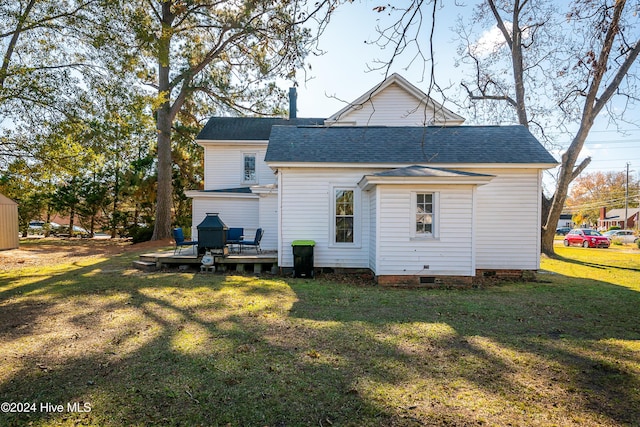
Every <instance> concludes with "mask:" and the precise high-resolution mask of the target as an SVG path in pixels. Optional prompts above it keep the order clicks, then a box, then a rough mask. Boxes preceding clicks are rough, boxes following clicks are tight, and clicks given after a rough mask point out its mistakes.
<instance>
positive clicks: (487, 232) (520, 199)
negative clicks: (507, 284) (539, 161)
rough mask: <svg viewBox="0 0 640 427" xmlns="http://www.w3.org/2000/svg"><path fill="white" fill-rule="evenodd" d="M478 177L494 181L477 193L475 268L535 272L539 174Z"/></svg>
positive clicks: (505, 172)
mask: <svg viewBox="0 0 640 427" xmlns="http://www.w3.org/2000/svg"><path fill="white" fill-rule="evenodd" d="M481 173H487V174H492V175H496V177H495V178H494V179H493V180H492V181H491V182H490V183H489V184H487V185H483V186H481V187H479V188H478V190H477V195H478V197H477V218H476V224H477V228H476V249H477V252H476V254H477V258H476V263H477V265H476V266H477V268H479V269H524V270H535V269H538V268H539V266H540V215H541V213H540V204H541V189H540V183H539V179H540V172H539V171H538V170H537V169H527V170H483V171H481Z"/></svg>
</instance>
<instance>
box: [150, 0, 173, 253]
mask: <svg viewBox="0 0 640 427" xmlns="http://www.w3.org/2000/svg"><path fill="white" fill-rule="evenodd" d="M171 6H172V2H171V1H166V2H165V3H163V5H162V34H161V36H160V39H159V40H158V96H159V97H160V98H161V100H162V104H161V105H160V108H159V109H158V112H157V119H156V129H157V131H158V190H157V199H156V222H155V226H154V229H153V236H152V238H151V239H152V240H162V239H167V238H169V237H171V204H172V203H171V198H172V194H173V186H172V185H171V123H172V121H173V117H172V114H171V85H170V81H169V71H170V51H171V37H172V32H173V29H172V23H173V19H174V15H173V14H172V12H171Z"/></svg>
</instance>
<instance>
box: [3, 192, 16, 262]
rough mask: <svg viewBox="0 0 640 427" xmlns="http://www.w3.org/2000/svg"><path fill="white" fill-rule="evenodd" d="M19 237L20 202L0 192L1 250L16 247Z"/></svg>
mask: <svg viewBox="0 0 640 427" xmlns="http://www.w3.org/2000/svg"><path fill="white" fill-rule="evenodd" d="M19 245H20V239H19V238H18V204H17V203H16V202H14V201H13V200H11V199H10V198H8V197H6V196H4V195H2V194H0V250H5V249H15V248H17V247H18V246H19Z"/></svg>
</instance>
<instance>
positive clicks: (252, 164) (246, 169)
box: [242, 153, 256, 184]
mask: <svg viewBox="0 0 640 427" xmlns="http://www.w3.org/2000/svg"><path fill="white" fill-rule="evenodd" d="M242 168H243V172H242V173H243V176H242V181H243V182H245V183H249V184H252V183H255V182H256V154H255V153H244V155H243V159H242Z"/></svg>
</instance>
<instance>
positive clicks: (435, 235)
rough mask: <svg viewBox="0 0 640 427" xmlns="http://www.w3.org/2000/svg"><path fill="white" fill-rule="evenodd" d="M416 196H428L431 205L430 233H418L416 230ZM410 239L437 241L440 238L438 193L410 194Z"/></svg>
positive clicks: (418, 192) (422, 192) (414, 192)
mask: <svg viewBox="0 0 640 427" xmlns="http://www.w3.org/2000/svg"><path fill="white" fill-rule="evenodd" d="M418 194H430V195H431V196H432V199H431V203H432V205H433V209H432V210H433V212H432V215H433V222H432V227H431V233H418V232H417V230H416V217H417V216H418ZM409 229H410V230H411V238H412V239H425V240H426V239H439V238H440V193H439V192H438V191H412V192H411V224H410V228H409Z"/></svg>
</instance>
